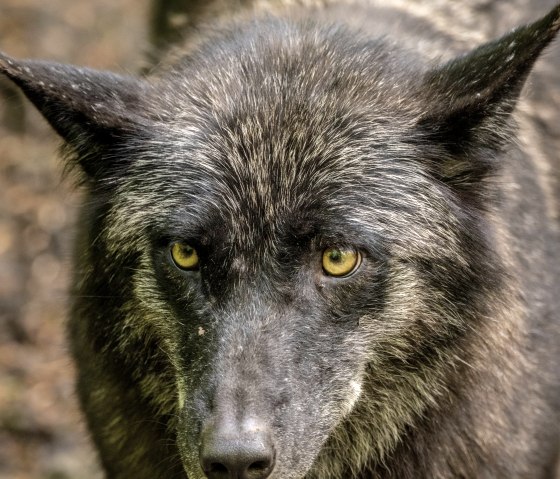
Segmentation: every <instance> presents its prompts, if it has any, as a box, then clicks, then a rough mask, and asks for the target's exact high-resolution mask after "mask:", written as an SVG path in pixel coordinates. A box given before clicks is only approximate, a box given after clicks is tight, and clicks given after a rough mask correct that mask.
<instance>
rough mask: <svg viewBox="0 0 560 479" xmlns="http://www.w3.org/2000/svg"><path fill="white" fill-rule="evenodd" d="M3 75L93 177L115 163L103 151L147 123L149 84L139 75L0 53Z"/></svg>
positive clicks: (0, 69) (114, 159) (0, 67)
mask: <svg viewBox="0 0 560 479" xmlns="http://www.w3.org/2000/svg"><path fill="white" fill-rule="evenodd" d="M0 73H3V74H5V75H6V76H7V77H8V78H10V79H11V80H12V81H13V82H14V83H16V84H17V85H18V86H19V87H20V88H21V90H22V91H23V92H24V93H25V95H26V96H27V97H28V98H29V99H30V100H31V102H32V103H33V104H34V105H35V106H36V107H37V108H38V109H39V111H40V112H41V113H42V114H43V116H44V117H45V118H46V119H47V120H48V122H49V123H50V124H51V125H52V127H53V128H54V129H55V130H56V131H57V132H58V133H59V134H60V136H62V138H63V139H64V140H65V141H66V143H67V144H68V145H69V146H70V147H71V149H72V150H73V151H74V152H75V153H76V156H77V158H78V161H79V163H80V166H81V167H82V169H83V170H84V171H85V173H86V174H87V175H88V176H89V177H92V178H96V177H99V176H100V175H101V174H102V173H103V171H104V170H106V169H108V168H109V167H110V166H112V165H109V164H107V163H108V161H109V160H107V159H106V158H104V156H108V155H103V151H106V149H107V147H110V146H112V145H115V144H117V143H118V141H119V140H121V139H122V138H123V137H126V136H127V135H129V134H132V133H134V132H135V131H136V130H138V129H140V128H143V127H145V126H146V124H147V123H148V119H147V118H145V115H143V112H142V108H141V105H142V100H143V98H144V96H145V94H146V92H147V90H148V84H147V82H144V81H142V80H140V79H136V78H134V77H127V76H121V75H116V74H113V73H109V72H102V71H96V70H91V69H87V68H77V67H73V66H68V65H60V64H57V63H52V62H45V61H34V60H23V61H17V60H13V59H11V58H9V57H7V56H5V55H3V54H1V53H0ZM112 156H114V155H112ZM110 161H111V162H115V161H123V160H122V159H121V160H119V159H116V158H112V159H111V160H110Z"/></svg>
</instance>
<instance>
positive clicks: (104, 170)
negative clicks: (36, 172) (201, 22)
mask: <svg viewBox="0 0 560 479" xmlns="http://www.w3.org/2000/svg"><path fill="white" fill-rule="evenodd" d="M559 28H560V7H557V8H555V9H554V10H553V11H552V12H551V13H550V14H549V15H548V16H547V17H545V18H544V19H543V20H541V21H539V22H537V23H535V24H533V25H530V26H528V27H524V28H520V29H518V30H516V31H514V32H512V33H511V34H509V35H508V36H506V37H504V38H502V39H501V40H498V41H496V42H493V43H490V44H488V45H485V46H482V47H480V48H478V49H476V50H474V51H472V52H471V53H470V54H468V55H465V56H462V57H459V58H457V59H455V60H453V61H451V62H449V63H446V64H444V65H442V66H433V65H431V64H428V63H425V62H423V61H422V60H421V59H420V58H418V57H417V56H415V55H414V54H413V53H412V52H409V51H406V50H404V49H399V48H398V47H396V46H395V45H394V44H392V43H389V42H388V41H385V40H371V39H370V38H368V37H365V36H362V35H361V34H357V33H355V32H353V31H351V30H349V29H346V28H343V27H324V26H321V25H320V24H316V23H313V22H309V21H295V20H285V19H284V20H279V19H271V18H267V19H262V20H260V21H258V22H255V23H250V24H247V25H245V26H244V27H243V28H234V29H232V30H231V31H227V32H225V33H224V34H222V35H217V36H213V37H212V38H211V39H210V40H208V42H207V43H205V44H203V45H202V46H201V47H200V48H199V50H198V51H196V52H194V53H191V54H190V55H188V56H185V57H184V58H182V59H181V60H180V61H178V62H177V63H175V64H173V65H172V66H170V67H168V68H167V69H166V70H164V71H162V72H161V73H160V74H158V75H156V76H153V77H151V78H147V79H139V78H129V77H123V76H118V75H114V74H110V73H105V72H96V71H92V70H86V69H78V68H74V67H68V66H61V65H54V64H51V63H45V62H33V61H27V62H16V61H14V60H11V59H8V58H7V57H1V59H0V66H1V69H2V71H3V72H4V73H5V74H7V75H8V76H9V77H10V78H12V79H13V80H14V81H15V82H16V83H17V84H18V85H19V86H20V87H21V88H22V89H23V90H24V92H25V93H26V94H27V95H28V97H29V98H30V99H31V100H32V101H33V102H34V103H35V104H36V105H37V107H38V108H39V109H40V110H41V111H42V113H43V114H44V115H45V116H46V118H47V119H48V120H49V121H50V122H51V124H52V125H53V126H54V128H55V129H56V130H57V131H58V132H59V133H60V134H61V135H62V136H63V138H64V139H65V141H66V143H67V150H68V156H69V161H70V163H71V164H73V165H76V166H78V167H79V168H80V169H81V171H82V172H83V173H84V182H85V184H86V185H87V190H88V198H87V200H86V202H85V203H86V205H87V206H85V208H84V211H83V217H82V218H81V219H80V238H79V241H78V247H77V254H76V287H75V288H76V291H75V293H76V295H75V296H76V297H77V298H78V299H77V300H76V301H75V304H74V305H73V313H72V319H71V323H70V332H71V341H72V345H73V348H74V355H75V357H76V359H77V361H78V364H79V368H80V384H79V390H80V395H81V399H82V403H83V406H84V409H85V412H86V415H87V417H88V421H89V424H90V428H91V430H92V433H93V436H94V439H95V441H96V443H97V445H98V447H99V450H100V453H101V458H102V460H103V462H104V465H105V468H106V470H107V472H108V474H109V475H110V477H185V475H184V474H185V472H186V474H187V475H188V477H189V478H191V479H197V478H199V479H203V478H205V477H208V478H221V477H224V478H225V477H232V478H233V477H240V478H251V479H258V478H265V477H271V478H302V477H309V478H315V477H317V478H330V477H332V478H340V477H362V476H360V474H366V476H367V477H370V476H372V475H374V474H378V475H380V477H384V476H382V475H381V474H382V473H381V472H380V470H381V469H379V467H381V465H382V464H383V463H384V462H386V461H389V460H390V458H391V457H392V455H394V454H396V452H395V451H398V448H399V445H400V444H402V443H403V441H405V439H406V438H408V437H409V435H410V429H411V428H414V427H415V426H417V425H420V424H422V418H424V417H427V416H430V415H431V414H435V413H434V412H433V411H446V408H448V409H447V411H452V410H453V408H454V407H455V406H456V405H457V404H458V403H460V402H461V401H466V399H465V398H469V399H472V398H476V397H477V394H476V393H473V392H472V391H473V390H474V389H476V386H475V385H476V383H477V382H480V381H481V378H486V377H487V376H488V375H489V373H487V371H486V369H485V368H482V367H481V368H480V369H477V367H478V366H475V367H472V366H470V365H469V362H470V361H475V360H476V358H477V357H478V356H480V355H484V354H486V352H487V351H488V350H491V349H494V353H496V354H498V356H499V355H501V354H504V355H505V356H503V357H502V356H499V357H501V359H496V358H494V359H495V360H496V361H497V363H496V365H499V364H500V363H499V361H503V362H504V363H508V361H509V360H510V359H511V358H512V357H513V356H514V355H517V353H518V351H517V349H516V347H517V346H516V341H517V337H516V333H515V332H512V331H514V327H513V326H508V325H502V326H501V329H500V331H501V333H500V334H506V335H507V334H511V338H510V339H511V342H509V343H508V344H507V346H508V347H511V348H512V351H509V352H507V353H504V350H503V349H502V343H501V342H493V339H488V338H483V339H481V337H483V336H484V335H485V334H486V333H488V334H490V335H491V334H494V332H493V329H492V328H493V327H494V324H493V322H495V321H499V320H501V319H503V317H504V316H507V314H508V312H510V311H512V308H513V307H514V306H515V305H516V304H517V303H516V299H515V293H514V292H512V287H511V283H509V282H508V281H507V279H506V278H508V270H507V268H508V265H507V261H506V259H505V258H504V257H503V255H502V251H500V248H499V246H497V240H496V237H497V235H498V232H497V227H496V226H495V225H494V224H493V223H492V214H493V211H494V210H493V205H494V204H495V202H496V200H497V197H499V196H500V191H499V190H496V188H495V183H494V182H493V181H492V180H493V179H494V178H495V177H496V176H497V175H498V174H499V171H500V170H501V168H502V158H503V152H504V151H505V150H506V148H509V147H510V143H511V138H512V132H511V118H510V116H511V115H510V114H511V112H512V110H513V108H514V106H515V102H516V100H517V97H518V95H519V93H520V90H521V87H522V85H523V82H524V80H525V78H526V76H527V74H528V73H529V71H530V69H531V67H532V65H533V63H534V61H535V60H536V58H537V57H538V55H539V54H540V52H541V51H542V49H543V48H544V47H545V46H546V45H547V44H548V43H549V42H550V41H551V40H552V39H553V37H554V35H555V34H556V32H557V31H558V29H559ZM487 345H489V346H488V348H486V346H487ZM473 351H476V352H473ZM494 353H493V354H494ZM477 355H478V356H477ZM518 367H519V369H522V370H524V369H523V368H525V363H524V362H523V361H522V360H520V362H519V364H518ZM471 369H474V371H472V370H471ZM502 372H503V371H502ZM504 374H506V375H507V374H509V373H508V372H504ZM506 389H507V388H506V387H505V386H502V385H497V384H487V385H486V386H485V392H484V394H488V395H489V397H492V395H493V394H500V393H501V392H504V391H505V390H506ZM469 407H470V406H468V405H465V406H463V410H468V409H469ZM494 407H495V406H489V407H488V408H487V411H488V414H492V415H493V416H492V417H494V416H495V417H496V419H495V421H496V423H498V422H499V421H500V418H501V416H499V414H498V413H497V412H496V411H495V410H494V409H493V408H494ZM505 408H506V407H505V406H504V407H503V408H502V406H500V405H498V406H496V410H497V411H498V412H499V411H500V410H501V409H505ZM438 421H441V428H440V429H441V430H443V429H444V427H443V420H439V419H438V420H434V423H435V424H439V423H438ZM456 425H457V427H458V428H459V429H461V430H460V433H457V434H455V435H454V436H446V438H448V439H449V438H450V437H452V439H449V440H450V441H451V442H452V443H453V445H456V446H458V447H457V449H456V450H455V452H456V454H457V456H458V458H457V459H456V464H452V463H450V462H449V461H448V460H447V459H442V460H441V461H439V462H438V461H437V460H435V459H434V461H433V462H434V464H435V465H434V466H433V467H439V468H440V469H439V470H438V474H443V475H441V476H437V475H436V474H434V473H433V471H432V473H429V472H428V471H427V470H426V471H424V472H422V470H421V469H418V468H416V469H415V471H416V474H417V476H415V477H424V475H422V474H426V476H425V477H455V476H452V475H451V474H459V476H457V477H465V475H466V477H475V476H476V477H483V476H482V475H480V473H481V471H490V472H491V473H492V471H493V472H494V473H497V474H498V475H499V474H500V473H502V472H504V471H505V470H506V469H507V467H509V466H508V465H507V464H506V465H504V464H502V463H500V464H499V465H496V464H492V463H491V461H489V460H488V459H487V458H483V457H481V456H480V451H479V449H478V446H473V448H472V450H469V451H464V450H461V446H462V445H464V444H466V443H468V441H469V439H470V436H468V435H469V434H472V435H475V433H473V432H471V431H467V430H465V431H463V430H462V423H461V425H460V422H459V420H457V422H456ZM418 427H420V426H418ZM430 427H433V424H432V425H431V426H430ZM496 428H497V431H496V434H498V435H499V434H503V433H504V431H505V430H506V429H507V427H505V426H504V427H503V429H501V430H500V429H499V427H498V426H496ZM436 429H437V428H436ZM434 434H435V433H434ZM442 434H443V433H442ZM477 434H479V432H477ZM480 434H482V433H480ZM436 436H437V435H436ZM440 440H442V441H443V439H437V440H436V439H434V443H438V441H440ZM438 444H439V443H438ZM411 449H413V448H412V446H411ZM508 453H509V452H508ZM506 456H507V454H506ZM393 457H394V456H393ZM410 461H412V460H410ZM444 463H445V464H446V466H444V465H442V464H444ZM409 466H410V467H412V462H409ZM399 467H400V466H399ZM425 467H427V466H425ZM444 467H447V468H448V469H444ZM512 467H513V466H512ZM515 467H517V466H515ZM500 468H501V469H500ZM504 468H506V469H504ZM391 471H392V472H391ZM398 471H399V469H398V467H397V466H394V468H393V469H391V465H390V463H389V466H387V469H386V472H385V473H386V476H387V477H393V476H392V475H391V474H395V477H413V476H412V475H410V476H409V475H406V474H409V472H408V469H406V468H405V466H403V468H402V469H401V472H402V473H401V474H400V475H399V472H398ZM450 471H451V472H450ZM496 471H497V472H496ZM368 474H369V475H368ZM460 474H463V476H460ZM473 474H474V475H473ZM477 474H479V475H477ZM366 476H364V477H366ZM484 477H485V476H484ZM494 477H498V476H496V475H494ZM504 477H505V476H504Z"/></svg>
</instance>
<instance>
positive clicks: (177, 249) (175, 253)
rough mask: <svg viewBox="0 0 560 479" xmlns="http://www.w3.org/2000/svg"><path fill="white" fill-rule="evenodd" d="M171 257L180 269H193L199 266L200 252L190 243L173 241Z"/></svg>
mask: <svg viewBox="0 0 560 479" xmlns="http://www.w3.org/2000/svg"><path fill="white" fill-rule="evenodd" d="M171 257H172V258H173V262H174V263H175V264H176V265H177V267H178V268H180V269H186V270H193V269H196V268H198V254H197V253H196V250H195V249H194V248H193V247H192V246H189V245H188V244H183V243H173V244H172V245H171Z"/></svg>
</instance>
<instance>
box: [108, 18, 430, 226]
mask: <svg viewBox="0 0 560 479" xmlns="http://www.w3.org/2000/svg"><path fill="white" fill-rule="evenodd" d="M255 28H256V27H255ZM394 53H395V52H394V51H392V50H391V48H390V47H389V46H387V45H385V44H384V43H383V42H380V41H371V40H367V39H363V40H362V39H360V37H358V36H356V34H352V35H351V34H349V33H347V32H346V31H345V30H344V29H341V28H329V29H316V28H314V27H312V26H310V25H300V24H297V23H289V24H279V23H278V22H271V24H270V28H263V26H262V25H260V26H259V28H258V29H257V30H256V32H248V31H245V33H244V34H242V35H239V33H237V34H236V35H235V36H234V37H233V38H232V37H230V36H228V35H225V36H224V37H223V38H220V39H219V41H214V42H212V48H211V49H208V50H207V49H205V48H202V49H200V50H199V51H198V52H197V53H195V54H192V55H190V56H187V57H185V58H183V59H182V60H181V61H179V62H178V63H177V64H175V66H173V67H172V68H171V69H170V70H168V71H165V72H163V73H162V74H160V76H157V77H156V78H155V80H153V83H152V86H153V88H152V89H151V92H150V93H149V94H148V95H149V96H148V98H146V108H148V109H150V110H152V111H153V112H154V113H153V118H155V120H154V122H153V124H152V125H150V127H149V128H148V129H146V130H143V131H141V132H140V133H139V134H138V135H136V136H135V135H132V136H131V137H130V138H129V139H128V141H127V142H126V144H125V145H124V150H123V151H122V152H119V154H121V155H126V156H129V157H132V158H133V164H132V167H131V168H129V169H128V170H127V171H126V176H125V177H122V178H117V182H118V183H119V188H118V194H117V195H116V200H117V201H116V207H115V208H114V210H116V211H118V212H123V211H127V212H129V213H131V214H129V215H128V218H126V219H125V218H123V217H122V214H120V213H119V221H117V222H116V223H118V224H119V228H120V230H121V232H122V231H123V228H122V222H123V221H124V222H125V223H126V222H129V223H130V222H131V221H134V222H135V223H136V227H131V228H129V229H128V231H130V230H135V229H138V227H139V228H140V229H142V228H143V226H144V225H146V224H150V222H153V221H154V220H156V221H159V222H160V224H161V223H162V221H163V218H165V217H166V215H169V216H177V215H178V214H180V215H181V216H182V221H184V222H185V223H187V224H193V225H196V224H199V223H200V222H201V218H206V219H208V218H211V217H214V215H219V216H220V218H219V219H218V221H228V222H230V223H236V224H237V225H238V228H237V229H236V231H237V230H239V229H240V228H242V226H243V225H245V226H246V227H247V228H250V229H251V230H252V231H253V232H255V231H259V228H258V227H255V223H259V224H260V225H261V226H262V224H264V223H268V224H275V223H276V224H278V223H281V222H294V221H296V220H302V221H301V223H309V222H310V221H307V220H308V219H309V218H313V220H317V218H318V216H317V215H318V213H319V212H322V215H319V216H322V217H325V216H328V215H325V213H329V215H330V217H338V218H339V220H340V222H341V224H344V223H346V224H345V226H349V225H348V223H352V222H355V223H359V224H360V225H361V227H363V225H364V223H367V222H368V221H366V222H364V217H367V218H369V222H371V220H372V219H373V216H372V212H375V216H376V217H377V218H378V221H379V220H380V221H379V222H380V224H388V223H389V218H388V215H394V214H395V212H398V211H400V212H401V213H402V215H403V217H406V215H407V213H410V215H411V216H415V217H418V208H421V206H422V205H419V201H418V198H419V197H424V196H425V194H422V195H418V190H419V189H421V190H422V189H424V190H425V189H426V188H427V189H430V190H434V185H433V184H430V183H429V182H428V181H427V179H426V178H425V175H424V173H423V171H422V168H421V165H420V164H419V163H418V162H417V161H416V159H417V156H418V154H419V152H418V150H417V149H415V148H414V147H413V146H411V143H412V142H411V141H410V139H411V135H413V134H414V124H415V121H417V118H418V114H417V112H416V108H417V107H416V103H415V101H414V97H413V96H411V95H410V92H411V90H412V84H413V82H414V79H415V78H417V75H411V74H407V72H408V71H409V67H410V64H408V66H407V68H403V67H402V65H395V64H394V63H393V62H392V60H391V58H392V55H393V54H394ZM395 183H398V184H395ZM395 191H398V194H395ZM434 193H436V192H434ZM413 199H414V201H413ZM437 203H438V201H436V202H435V204H437ZM432 204H434V202H432ZM414 205H416V207H414ZM415 208H416V211H414V212H413V211H412V210H413V209H415ZM303 213H305V215H306V217H305V218H302V217H301V215H302V214H303ZM383 216H384V217H385V218H383ZM431 216H432V217H433V215H431ZM170 221H172V219H171V218H170ZM311 223H313V221H311ZM408 227H410V224H409V225H408ZM124 231H127V229H126V228H125V229H124ZM247 234H248V232H245V235H247Z"/></svg>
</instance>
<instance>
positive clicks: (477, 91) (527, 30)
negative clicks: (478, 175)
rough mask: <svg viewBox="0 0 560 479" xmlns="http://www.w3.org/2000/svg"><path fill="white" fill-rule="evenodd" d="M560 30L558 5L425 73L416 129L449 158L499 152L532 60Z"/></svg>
mask: <svg viewBox="0 0 560 479" xmlns="http://www.w3.org/2000/svg"><path fill="white" fill-rule="evenodd" d="M559 30H560V6H557V7H555V8H554V9H553V10H552V11H551V12H550V13H549V14H548V15H546V16H545V17H544V18H542V19H541V20H539V21H537V22H535V23H533V24H530V25H527V26H523V27H520V28H518V29H516V30H513V31H512V32H511V33H509V34H508V35H506V36H504V37H502V38H501V39H499V40H496V41H493V42H490V43H487V44H485V45H483V46H481V47H479V48H477V49H475V50H473V51H472V52H470V53H468V54H466V55H464V56H462V57H459V58H456V59H454V60H452V61H450V62H449V63H447V64H445V65H443V66H441V67H439V68H436V69H435V70H432V71H430V72H428V73H427V74H426V76H425V78H424V80H423V90H424V91H427V92H428V94H427V100H428V105H429V106H428V107H427V112H426V114H425V115H424V116H423V117H422V118H421V120H420V122H419V125H420V126H421V127H422V128H423V129H424V130H425V131H428V132H429V134H430V136H431V137H432V138H433V139H434V140H436V141H438V142H439V143H441V144H444V145H445V146H446V147H447V148H448V149H449V150H450V151H451V153H453V154H456V153H461V152H468V151H469V149H470V148H471V147H473V146H475V147H476V146H478V147H484V148H491V149H499V148H500V147H502V146H503V144H504V143H505V142H506V141H507V140H508V137H510V136H511V134H510V132H509V117H510V114H511V112H512V111H513V109H514V108H515V104H516V102H517V99H518V97H519V94H520V92H521V89H522V87H523V85H524V83H525V80H526V78H527V76H528V74H529V73H530V71H531V69H532V67H533V65H534V63H535V61H536V60H537V58H538V57H539V55H540V54H541V53H542V51H543V49H544V48H545V47H546V46H547V45H548V44H549V43H550V42H551V41H552V40H553V39H554V37H555V36H556V34H557V33H558V31H559Z"/></svg>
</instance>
